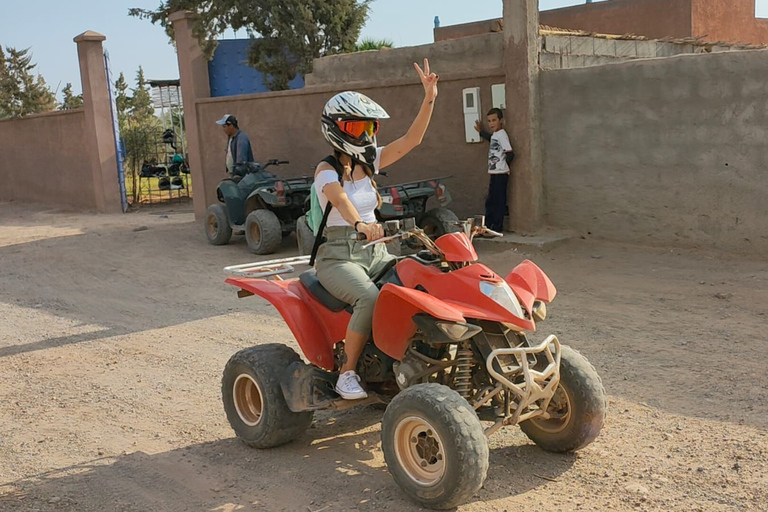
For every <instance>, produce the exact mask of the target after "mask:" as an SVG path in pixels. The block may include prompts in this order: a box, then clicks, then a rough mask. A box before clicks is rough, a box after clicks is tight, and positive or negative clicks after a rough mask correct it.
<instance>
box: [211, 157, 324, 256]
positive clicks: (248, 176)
mask: <svg viewBox="0 0 768 512" xmlns="http://www.w3.org/2000/svg"><path fill="white" fill-rule="evenodd" d="M288 163H289V162H287V161H281V160H269V161H268V162H267V163H266V165H262V164H260V163H257V162H249V163H247V164H236V165H235V169H234V173H233V174H234V176H232V177H231V178H226V179H224V180H222V181H221V183H219V186H218V188H217V189H216V195H217V197H218V200H219V203H217V204H212V205H211V206H209V207H208V210H207V211H206V214H205V234H206V237H207V238H208V241H209V242H210V243H211V244H213V245H224V244H227V243H229V240H230V238H231V237H232V234H233V233H237V234H243V233H244V234H245V239H246V242H247V243H248V248H249V249H251V251H253V252H254V253H256V254H271V253H273V252H275V251H276V250H277V249H278V248H279V247H280V244H281V242H282V239H283V237H284V236H286V235H289V234H290V233H291V232H293V231H294V230H295V229H296V219H298V218H299V217H300V216H301V215H302V214H303V212H304V202H305V200H306V199H307V197H309V192H310V187H311V186H312V178H309V177H303V178H284V179H279V178H278V177H277V176H275V175H274V174H272V173H271V172H269V171H267V168H268V167H270V166H273V165H274V166H279V165H284V164H288Z"/></svg>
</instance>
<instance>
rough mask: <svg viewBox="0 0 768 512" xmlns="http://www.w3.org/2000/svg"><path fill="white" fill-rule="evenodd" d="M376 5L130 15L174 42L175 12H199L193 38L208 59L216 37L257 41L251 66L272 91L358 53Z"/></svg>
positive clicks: (179, 4)
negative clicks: (317, 63)
mask: <svg viewBox="0 0 768 512" xmlns="http://www.w3.org/2000/svg"><path fill="white" fill-rule="evenodd" d="M371 1H372V0H164V1H163V2H162V3H161V4H160V7H159V8H158V9H157V10H154V11H151V10H146V9H138V8H134V9H130V10H129V14H130V15H131V16H136V17H139V18H142V19H148V20H150V21H151V22H152V23H153V24H154V23H159V24H160V25H162V26H163V27H165V29H166V32H167V33H168V35H169V36H170V37H171V38H173V26H172V24H171V23H170V22H169V21H168V16H169V15H170V14H171V13H174V12H176V11H180V10H189V11H193V12H196V13H197V17H196V18H195V19H194V21H193V23H192V33H193V35H194V36H195V37H196V38H197V40H198V42H199V43H200V45H201V47H202V48H203V50H204V52H205V54H206V56H208V58H210V57H211V56H212V55H213V52H214V50H215V48H216V41H215V38H216V37H217V36H219V35H221V34H222V33H224V31H225V30H227V29H228V28H232V29H234V30H245V31H246V33H248V34H249V35H250V36H251V37H252V38H253V40H252V41H253V42H252V44H251V49H250V52H249V55H248V64H249V65H250V66H252V67H254V68H256V69H258V70H259V71H261V72H262V73H264V74H265V75H267V78H266V81H267V86H269V88H270V89H272V90H283V89H287V88H288V83H289V82H290V81H291V80H292V79H293V77H295V76H296V75H297V74H299V75H301V76H304V75H305V74H307V73H309V72H311V70H312V61H313V59H316V58H318V57H323V56H325V55H332V54H336V53H347V52H351V51H354V49H355V43H356V41H357V39H358V36H359V35H360V30H361V29H362V28H363V25H364V24H365V21H366V19H367V18H368V10H369V4H370V2H371Z"/></svg>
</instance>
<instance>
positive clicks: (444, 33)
mask: <svg viewBox="0 0 768 512" xmlns="http://www.w3.org/2000/svg"><path fill="white" fill-rule="evenodd" d="M503 30H504V27H503V23H502V21H501V19H497V20H483V21H475V22H472V23H461V24H460V25H447V26H445V27H436V28H434V29H433V31H432V33H433V36H434V41H435V42H438V41H448V40H450V39H459V38H461V37H468V36H477V35H480V34H487V33H489V32H502V31H503Z"/></svg>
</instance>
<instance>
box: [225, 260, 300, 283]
mask: <svg viewBox="0 0 768 512" xmlns="http://www.w3.org/2000/svg"><path fill="white" fill-rule="evenodd" d="M294 265H297V266H298V265H309V256H295V257H293V258H281V259H277V260H269V261H256V262H253V263H243V264H242V265H230V266H228V267H224V272H226V273H227V274H232V275H235V276H239V277H250V278H254V279H260V278H264V277H267V278H269V277H273V276H275V277H277V278H278V279H280V277H279V275H280V274H290V273H293V272H295V271H296V269H295V268H294Z"/></svg>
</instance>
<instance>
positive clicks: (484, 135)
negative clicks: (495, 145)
mask: <svg viewBox="0 0 768 512" xmlns="http://www.w3.org/2000/svg"><path fill="white" fill-rule="evenodd" d="M480 136H481V137H482V138H484V139H485V140H487V141H488V142H491V134H490V133H488V132H487V131H485V130H480Z"/></svg>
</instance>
